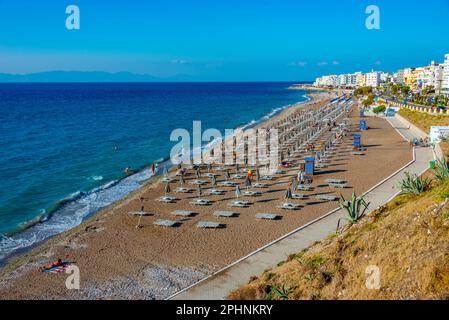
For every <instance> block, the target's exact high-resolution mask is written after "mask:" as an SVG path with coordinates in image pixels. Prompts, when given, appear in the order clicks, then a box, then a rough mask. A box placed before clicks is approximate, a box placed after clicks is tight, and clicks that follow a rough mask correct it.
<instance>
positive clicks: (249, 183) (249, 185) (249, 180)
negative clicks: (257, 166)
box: [245, 176, 251, 189]
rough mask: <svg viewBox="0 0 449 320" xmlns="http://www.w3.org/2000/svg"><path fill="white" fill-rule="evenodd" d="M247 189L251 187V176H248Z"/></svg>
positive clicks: (246, 180)
mask: <svg viewBox="0 0 449 320" xmlns="http://www.w3.org/2000/svg"><path fill="white" fill-rule="evenodd" d="M245 187H246V188H247V189H249V187H251V178H250V177H249V176H247V177H246V179H245Z"/></svg>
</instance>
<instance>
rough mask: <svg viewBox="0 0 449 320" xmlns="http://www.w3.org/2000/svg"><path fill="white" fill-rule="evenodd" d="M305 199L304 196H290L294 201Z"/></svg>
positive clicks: (296, 194)
mask: <svg viewBox="0 0 449 320" xmlns="http://www.w3.org/2000/svg"><path fill="white" fill-rule="evenodd" d="M305 197H306V195H305V194H298V193H293V194H292V199H294V200H303V199H304V198H305Z"/></svg>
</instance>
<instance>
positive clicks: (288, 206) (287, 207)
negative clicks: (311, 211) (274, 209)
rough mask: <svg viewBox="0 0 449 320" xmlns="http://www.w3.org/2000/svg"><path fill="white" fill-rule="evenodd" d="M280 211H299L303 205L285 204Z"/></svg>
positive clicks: (280, 207)
mask: <svg viewBox="0 0 449 320" xmlns="http://www.w3.org/2000/svg"><path fill="white" fill-rule="evenodd" d="M278 208H279V209H284V210H299V209H300V208H301V205H299V204H295V203H287V202H285V203H283V204H281V205H280V206H278Z"/></svg>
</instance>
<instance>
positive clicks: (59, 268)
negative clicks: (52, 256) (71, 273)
mask: <svg viewBox="0 0 449 320" xmlns="http://www.w3.org/2000/svg"><path fill="white" fill-rule="evenodd" d="M72 264H73V262H70V261H61V262H59V263H58V262H56V263H53V264H52V265H50V266H46V267H41V268H39V271H41V272H45V273H60V272H64V271H65V270H66V269H67V267H69V266H71V265H72Z"/></svg>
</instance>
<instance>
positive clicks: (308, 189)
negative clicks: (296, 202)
mask: <svg viewBox="0 0 449 320" xmlns="http://www.w3.org/2000/svg"><path fill="white" fill-rule="evenodd" d="M297 189H298V190H301V191H312V187H311V186H306V185H302V184H300V185H299V186H298V187H297Z"/></svg>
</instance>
